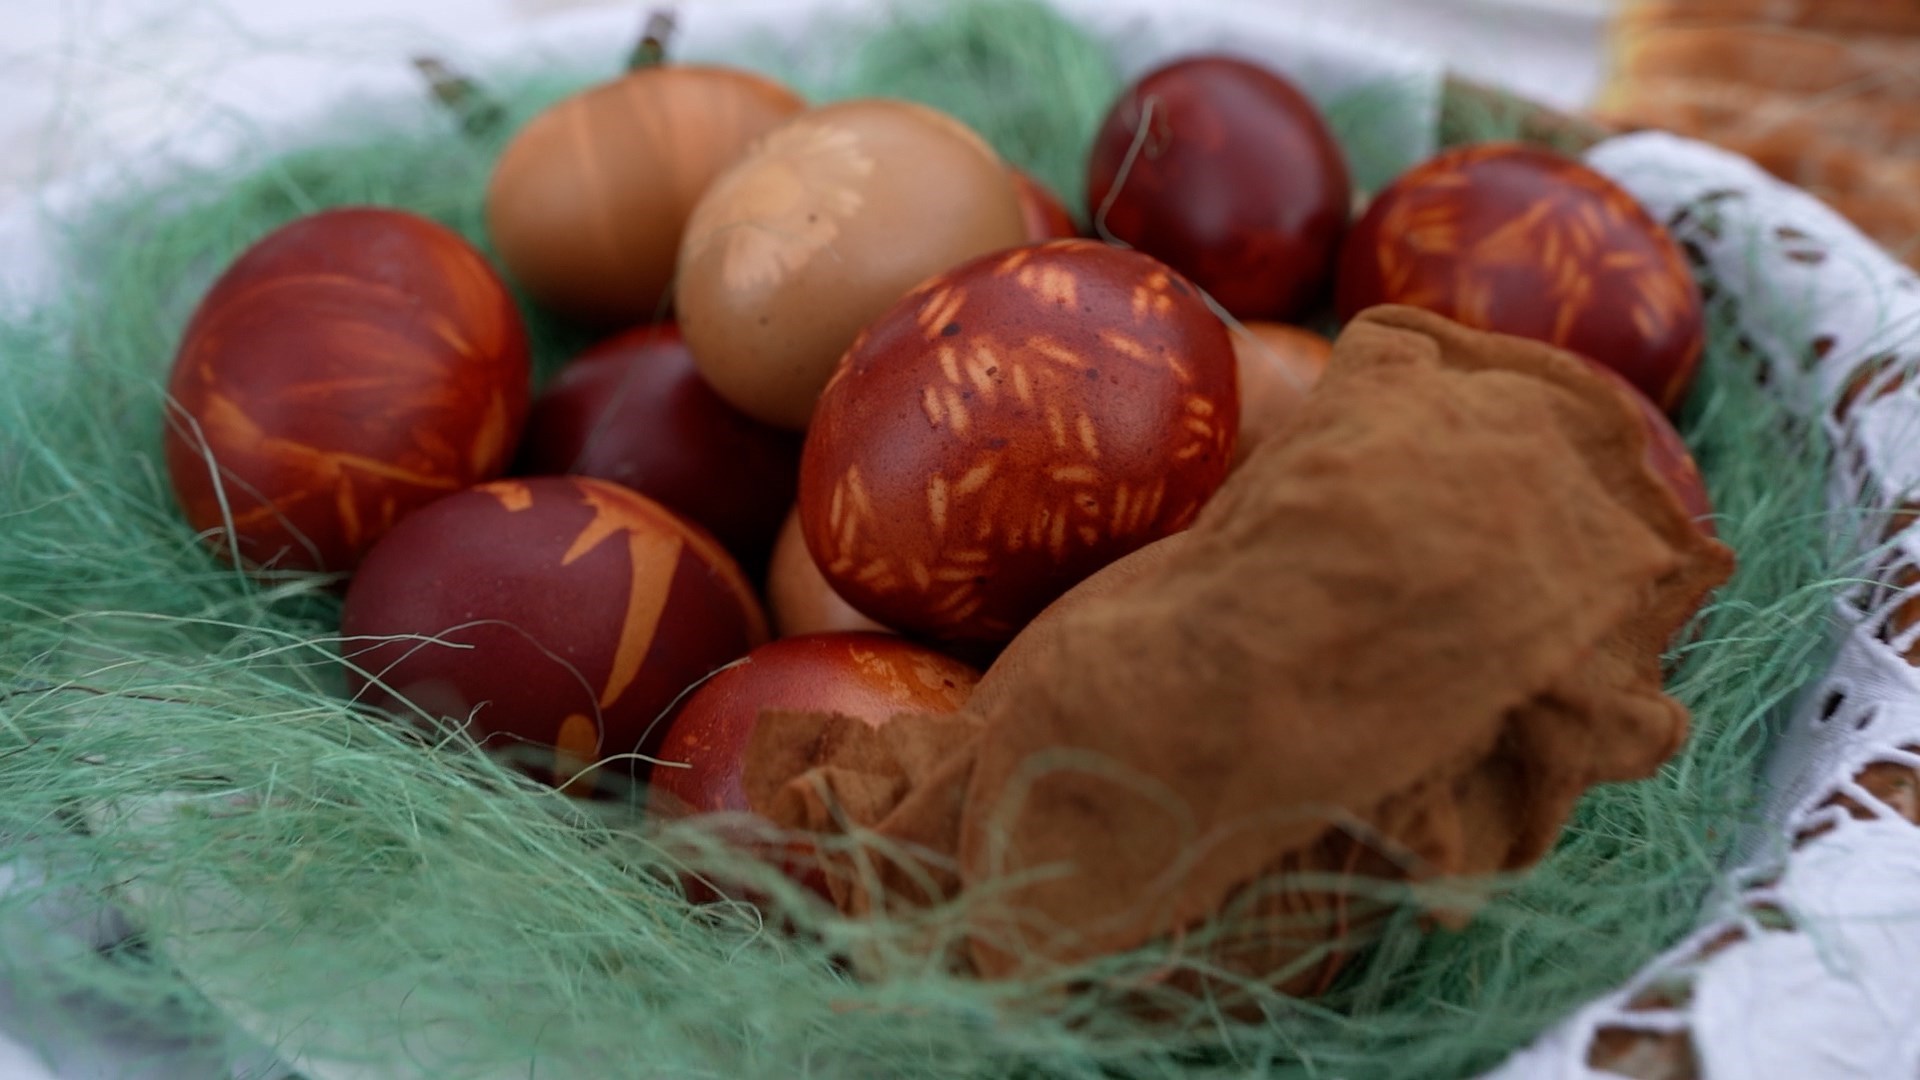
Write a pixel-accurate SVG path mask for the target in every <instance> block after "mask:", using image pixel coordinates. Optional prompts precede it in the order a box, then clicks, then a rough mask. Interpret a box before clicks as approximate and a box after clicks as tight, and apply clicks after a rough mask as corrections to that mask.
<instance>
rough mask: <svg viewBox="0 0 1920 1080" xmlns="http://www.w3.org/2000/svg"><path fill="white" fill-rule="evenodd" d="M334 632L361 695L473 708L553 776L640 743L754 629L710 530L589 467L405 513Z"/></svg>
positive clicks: (753, 616) (436, 708)
mask: <svg viewBox="0 0 1920 1080" xmlns="http://www.w3.org/2000/svg"><path fill="white" fill-rule="evenodd" d="M341 631H342V633H343V634H344V635H345V636H346V637H347V639H348V643H347V645H346V647H345V649H344V650H343V651H344V653H345V659H346V660H347V661H348V662H349V664H350V665H351V667H350V671H349V681H350V683H351V685H352V688H353V690H354V692H355V693H356V694H361V695H364V696H365V698H366V699H367V700H370V701H372V702H374V703H376V704H387V705H393V704H395V703H396V701H404V702H406V703H409V704H410V705H411V706H412V707H414V708H417V709H420V710H422V711H424V712H426V713H428V714H429V715H433V716H440V717H452V718H456V719H460V718H468V719H470V722H471V725H472V730H473V731H474V732H475V734H476V735H477V736H479V737H480V738H481V739H482V740H483V743H484V744H485V745H488V746H490V747H493V748H496V749H499V750H502V751H504V752H507V753H510V754H513V755H515V756H518V757H520V758H522V759H523V760H524V761H526V762H527V763H528V768H529V771H531V772H532V773H534V775H537V776H540V777H542V778H543V779H550V780H552V781H553V782H555V783H566V782H567V781H568V779H569V778H571V777H573V776H574V775H575V774H577V773H579V772H580V771H581V770H582V769H583V768H584V767H586V766H587V765H589V764H591V763H592V762H594V761H596V760H598V759H600V758H602V757H605V756H608V755H612V754H623V753H632V752H634V751H636V750H639V749H641V747H642V745H643V743H644V741H645V739H646V737H647V735H648V733H649V729H650V728H652V727H653V725H654V722H655V721H656V720H657V719H659V718H661V717H662V716H663V715H664V714H665V713H666V711H667V710H668V708H669V707H670V706H671V705H672V704H673V702H674V700H675V698H677V697H678V696H679V694H680V693H681V692H682V691H683V690H685V689H686V688H687V687H688V686H691V685H692V684H693V683H695V682H696V681H698V680H700V679H701V678H703V677H705V676H706V675H708V674H710V673H711V672H713V671H714V670H716V669H718V668H720V667H722V666H724V665H725V664H727V663H729V662H731V661H733V660H735V659H738V658H739V657H741V656H744V655H746V654H747V652H748V651H749V650H751V649H752V648H753V647H754V646H756V645H759V644H760V643H762V642H764V641H765V640H766V638H767V632H766V620H765V617H764V616H763V615H762V614H761V611H760V606H759V602H758V601H757V600H756V599H755V598H754V595H753V590H752V588H751V587H750V586H749V585H748V583H747V580H746V578H745V576H743V575H742V574H741V572H740V569H739V567H738V566H736V565H735V564H734V561H733V559H732V558H731V557H730V556H729V555H728V554H727V553H726V552H725V551H724V550H722V549H721V547H720V545H719V544H718V543H716V542H715V541H714V540H713V538H712V537H711V536H709V535H707V534H706V533H705V532H704V531H703V530H701V529H700V528H699V527H698V526H695V525H692V524H689V523H688V522H687V521H685V520H684V519H682V518H680V517H679V516H678V515H675V514H674V513H672V512H671V511H669V510H667V509H665V508H664V507H662V506H661V505H660V504H659V503H656V502H654V501H653V500H651V499H648V498H647V497H646V496H644V495H640V494H638V493H636V492H633V491H631V490H629V489H627V488H624V487H621V486H620V485H618V484H611V483H607V482H606V481H603V480H595V479H592V478H590V477H537V478H534V479H528V480H499V481H495V482H493V483H490V484H484V485H482V486H480V487H476V488H473V489H470V490H468V491H464V492H461V493H460V494H458V495H452V496H449V497H447V498H445V499H442V500H440V501H439V502H436V503H434V504H433V505H431V506H429V507H427V508H426V509H424V510H421V511H418V512H417V513H415V514H413V515H411V516H409V517H408V518H407V519H406V520H405V521H403V522H401V523H400V524H399V526H397V527H396V528H395V529H394V530H393V531H392V532H390V533H388V534H387V536H386V538H385V539H383V540H382V541H381V542H380V544H379V545H378V546H377V547H375V548H374V549H373V551H372V552H371V553H370V554H369V555H368V556H367V559H366V562H365V563H364V564H363V565H362V566H361V568H360V572H359V573H358V574H357V575H355V576H354V579H353V583H352V585H351V587H349V589H348V590H347V598H346V605H345V609H344V611H343V612H342V615H341ZM387 639H391V640H387ZM369 679H372V680H374V681H375V683H376V684H377V685H374V686H370V685H369ZM652 734H653V735H654V736H655V737H657V736H658V735H659V734H660V732H659V731H653V732H652Z"/></svg>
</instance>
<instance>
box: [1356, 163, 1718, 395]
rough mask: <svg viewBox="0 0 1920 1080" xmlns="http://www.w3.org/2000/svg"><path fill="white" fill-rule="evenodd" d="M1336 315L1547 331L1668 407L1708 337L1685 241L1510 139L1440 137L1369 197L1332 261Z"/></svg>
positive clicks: (1608, 191)
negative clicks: (1446, 140) (1438, 149)
mask: <svg viewBox="0 0 1920 1080" xmlns="http://www.w3.org/2000/svg"><path fill="white" fill-rule="evenodd" d="M1337 302H1338V305H1339V309H1340V315H1341V317H1342V318H1351V317H1353V316H1354V315H1356V314H1358V313H1359V312H1360V311H1361V310H1363V309H1365V308H1368V307H1372V306H1373V305H1375V304H1380V303H1396V304H1408V305H1412V306H1414V307H1423V308H1426V309H1428V310H1430V311H1434V312H1438V313H1439V314H1442V315H1445V316H1447V317H1449V318H1451V319H1454V320H1456V321H1458V322H1461V323H1465V324H1466V325H1468V326H1472V327H1476V328H1478V329H1483V330H1497V331H1501V332H1504V333H1509V334H1516V335H1518V336H1521V337H1530V338H1535V339H1537V340H1541V341H1547V342H1551V343H1552V344H1555V345H1559V346H1561V347H1563V348H1566V349H1570V350H1572V351H1574V352H1577V353H1581V354H1583V355H1585V356H1587V357H1590V358H1592V359H1594V360H1598V361H1599V362H1601V363H1602V364H1605V365H1606V366H1608V367H1610V368H1612V369H1613V370H1615V371H1617V372H1619V373H1620V374H1621V375H1624V376H1626V378H1627V381H1628V382H1631V383H1632V384H1633V385H1634V386H1636V387H1638V388H1639V390H1640V392H1641V393H1643V394H1645V395H1647V397H1649V398H1651V399H1652V400H1653V401H1654V403H1655V404H1657V405H1659V406H1660V407H1661V408H1662V409H1665V410H1667V411H1668V412H1671V411H1672V410H1673V409H1674V408H1675V407H1676V406H1678V405H1679V403H1680V401H1681V400H1682V399H1683V398H1684V397H1685V395H1686V393H1687V390H1688V388H1689V387H1690V386H1691V385H1692V383H1693V376H1694V371H1695V369H1696V368H1697V367H1698V365H1699V360H1700V353H1701V349H1702V347H1703V344H1704V342H1705V332H1706V330H1705V318H1704V315H1703V314H1702V310H1701V302H1700V291H1699V289H1698V288H1697V287H1696V286H1695V284H1694V281H1693V276H1692V274H1691V273H1690V272H1689V271H1688V269H1687V263H1686V259H1685V258H1684V257H1683V256H1682V255H1681V252H1680V248H1679V246H1678V245H1676V244H1675V243H1674V241H1673V238H1672V237H1671V236H1669V235H1668V234H1667V232H1666V230H1665V229H1662V228H1661V227H1660V225H1659V223H1657V222H1655V221H1654V220H1653V218H1652V217H1650V216H1649V215H1648V214H1647V212H1646V210H1644V209H1643V208H1642V207H1641V206H1640V204H1639V203H1637V202H1635V201H1634V199H1633V197H1632V196H1631V195H1629V194H1627V192H1626V191H1625V190H1624V189H1622V188H1621V187H1619V186H1618V185H1617V184H1615V183H1614V182H1613V181H1611V180H1609V179H1607V178H1606V177H1604V176H1602V175H1600V174H1599V173H1597V172H1595V171H1594V170H1592V169H1590V168H1588V167H1586V166H1585V165H1583V164H1581V163H1579V162H1577V161H1574V160H1571V159H1569V158H1565V157H1561V156H1560V155H1558V154H1554V153H1552V152H1550V151H1547V150H1543V149H1540V148H1537V147H1532V146H1524V145H1520V144H1517V143H1489V144H1484V145H1479V146H1472V147H1466V148H1462V149H1457V150H1449V151H1445V152H1443V153H1441V154H1440V155H1439V156H1438V157H1435V158H1433V159H1432V160H1430V161H1428V162H1426V163H1424V164H1422V165H1419V166H1416V167H1415V168H1414V169H1412V170H1411V171H1409V172H1408V173H1406V174H1405V175H1403V176H1402V177H1400V179H1398V180H1396V181H1394V183H1393V184H1392V185H1391V186H1389V187H1388V188H1387V189H1386V190H1385V191H1382V192H1381V193H1380V195H1379V196H1378V197H1377V198H1376V199H1374V201H1373V204H1372V206H1371V207H1369V208H1368V210H1367V212H1366V214H1365V216H1364V217H1362V218H1361V220H1360V222H1359V223H1358V224H1357V225H1356V226H1355V227H1354V229H1353V232H1352V233H1351V234H1350V235H1349V236H1348V238H1347V242H1346V246H1345V249H1344V251H1343V253H1342V255H1341V261H1340V280H1339V293H1338V297H1337Z"/></svg>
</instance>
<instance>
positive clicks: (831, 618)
mask: <svg viewBox="0 0 1920 1080" xmlns="http://www.w3.org/2000/svg"><path fill="white" fill-rule="evenodd" d="M767 614H768V615H769V616H771V617H772V619H773V632H774V634H775V635H777V636H779V637H794V636H796V635H799V634H819V633H827V632H830V631H835V630H868V631H873V632H875V633H890V632H891V631H889V630H887V628H886V627H884V626H881V625H880V624H879V623H877V622H874V621H873V620H872V619H869V618H867V617H866V616H865V615H862V614H860V613H859V612H858V611H855V610H854V609H853V605H852V604H849V603H847V602H846V601H845V600H843V599H841V598H840V594H839V593H837V592H834V591H833V586H831V585H829V584H827V579H826V576H825V575H824V574H822V573H820V567H818V566H816V565H814V561H813V553H812V552H810V551H808V550H807V541H806V538H805V537H804V536H802V535H801V534H800V514H799V512H798V511H790V512H789V513H788V514H787V520H786V523H785V524H784V525H782V526H781V527H780V538H779V539H778V540H776V541H775V542H774V545H773V558H772V560H771V561H770V562H769V563H768V565H767Z"/></svg>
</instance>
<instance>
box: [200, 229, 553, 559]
mask: <svg viewBox="0 0 1920 1080" xmlns="http://www.w3.org/2000/svg"><path fill="white" fill-rule="evenodd" d="M530 378H531V373H530V364H529V360H528V351H527V336H526V332H525V330H524V328H523V327H522V325H521V321H520V315H519V312H518V311H517V310H516V309H515V307H514V305H513V300H512V297H511V296H510V295H509V293H508V292H507V289H506V286H505V284H504V283H502V282H501V280H500V278H499V277H498V275H497V274H495V272H494V270H493V268H492V267H491V266H490V265H489V264H488V263H487V261H486V259H485V258H483V257H482V256H481V254H480V253H479V252H478V251H477V250H475V249H474V247H473V246H472V245H471V244H469V243H467V241H466V240H464V239H463V238H461V237H460V235H459V234H457V233H455V232H453V231H452V230H451V229H448V228H446V227H445V226H442V225H439V224H437V223H435V222H432V221H429V220H427V219H426V218H423V217H420V216H418V215H415V214H411V213H407V212H404V211H399V210H387V209H380V208H373V207H349V208H344V209H336V210H326V211H322V212H320V213H316V214H312V215H308V216H306V217H303V218H300V219H298V220H295V221H293V222H291V223H290V224H287V225H285V226H282V227H281V228H279V229H277V230H275V231H273V232H272V233H269V234H268V235H267V236H265V237H263V238H261V239H260V240H259V241H257V242H255V243H254V244H253V245H252V246H251V247H249V248H248V249H247V250H246V251H245V252H243V253H242V254H241V255H240V257H239V258H237V259H236V260H235V261H234V262H233V263H232V264H231V265H229V266H228V267H227V269H226V270H225V271H224V272H223V273H222V274H221V275H220V277H219V278H218V280H216V281H215V282H214V284H213V286H212V288H211V289H209V290H208V291H207V293H206V295H205V296H204V297H203V298H202V299H201V301H200V304H199V306H198V307H197V308H196V310H195V311H194V313H193V316H192V318H191V320H190V321H189V322H188V324H187V327H186V331H185V333H184V334H183V335H182V336H181V340H180V345H179V350H178V352H177V353H176V355H175V358H174V362H173V369H172V373H171V376H170V378H169V380H168V383H167V394H168V401H167V418H166V419H167V423H166V431H165V434H164V440H165V444H164V453H165V457H166V462H167V471H168V475H169V476H170V478H171V480H172V484H173V490H174V494H175V496H176V497H177V500H178V502H179V504H180V507H181V509H182V511H183V512H184V514H185V516H186V519H187V522H188V523H189V524H190V525H191V526H192V527H193V528H194V529H196V530H198V531H200V532H201V533H203V534H205V536H206V537H207V540H208V544H209V546H210V547H211V548H212V550H214V551H215V552H216V553H217V554H219V555H221V556H223V557H225V558H227V559H228V560H229V561H233V562H237V563H238V564H240V565H241V566H244V567H246V568H248V569H250V570H255V571H263V570H273V571H287V570H314V571H326V572H342V571H349V570H352V569H353V567H354V566H355V565H356V564H357V563H358V562H359V561H360V559H361V557H362V556H363V555H364V554H365V553H366V552H367V550H368V549H369V548H370V547H371V546H372V545H373V544H374V543H375V541H377V540H379V539H380V537H381V536H383V535H384V534H385V533H386V532H387V531H388V530H389V529H391V528H392V527H393V526H394V525H395V523H396V522H398V521H400V519H401V518H402V517H404V516H405V515H406V514H408V513H409V512H411V511H413V510H415V509H417V508H418V507H421V506H424V505H426V504H427V503H429V502H431V501H433V500H435V499H439V498H441V497H443V496H446V495H450V494H452V493H454V492H456V491H459V490H461V489H462V488H465V487H468V486H470V485H472V484H474V483H478V482H480V481H482V480H487V479H490V478H492V477H494V476H497V475H498V474H499V473H500V472H501V471H502V470H503V469H504V468H505V467H506V465H507V461H508V458H509V456H510V455H511V454H512V452H513V446H514V442H515V440H517V439H518V438H519V436H520V430H521V425H522V424H523V422H524V421H525V417H526V412H527V399H528V396H529V383H530Z"/></svg>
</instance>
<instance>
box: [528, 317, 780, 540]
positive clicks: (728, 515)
mask: <svg viewBox="0 0 1920 1080" xmlns="http://www.w3.org/2000/svg"><path fill="white" fill-rule="evenodd" d="M514 469H515V471H516V472H518V473H520V474H522V475H527V476H541V475H557V474H562V473H572V474H575V475H579V476H594V477H598V478H600V479H602V480H611V481H613V482H614V483H616V484H623V485H625V486H627V487H630V488H632V489H634V490H635V491H638V492H640V493H641V494H642V495H645V496H647V497H649V498H651V499H653V500H655V501H657V502H659V503H661V504H663V505H665V506H666V507H667V508H668V509H670V510H673V511H675V512H676V513H679V514H683V515H685V516H686V517H687V518H689V519H690V520H692V521H693V522H695V523H696V524H698V525H700V526H702V527H703V528H705V529H707V530H708V531H710V532H712V533H713V534H714V536H716V537H717V538H718V539H719V540H720V542H721V543H722V544H724V545H726V548H727V550H728V551H729V552H732V554H733V556H734V558H736V559H738V560H739V561H740V564H741V565H742V566H743V567H747V568H748V570H749V573H752V574H757V573H759V571H760V570H761V569H762V568H763V567H764V566H765V565H766V561H767V558H768V556H769V554H771V552H772V550H773V542H774V537H775V536H776V535H777V534H778V532H779V529H780V526H781V523H782V522H783V521H784V520H785V517H786V512H787V508H788V507H790V506H791V505H792V503H793V497H794V493H795V491H796V489H797V487H798V485H799V482H800V437H799V436H798V435H795V434H794V433H793V432H790V431H782V430H780V429H778V428H772V427H768V426H767V425H765V424H762V423H760V422H759V421H757V420H754V419H752V418H750V417H748V416H746V415H744V414H742V413H741V412H740V411H739V410H738V409H735V408H734V407H733V406H731V405H728V404H727V403H726V402H725V401H723V400H721V398H720V395H718V394H716V393H714V392H713V388H712V387H710V386H708V385H707V383H706V380H704V379H702V378H701V377H700V373H699V372H698V371H696V370H695V369H694V366H693V356H692V354H691V353H689V352H688V351H687V347H686V342H685V341H684V339H683V338H682V337H681V335H680V331H679V329H678V328H677V327H675V326H674V325H673V324H672V323H659V324H655V325H652V326H638V327H634V328H632V329H630V330H627V331H625V332H622V333H619V334H615V335H614V336H612V337H610V338H607V339H605V340H603V341H601V342H599V343H598V344H596V345H594V346H593V347H591V348H589V349H587V350H586V351H585V352H583V353H581V354H580V355H579V356H578V357H575V358H574V359H573V360H571V361H569V362H568V363H567V365H566V366H565V367H563V368H561V369H560V371H559V372H558V373H557V374H556V375H555V376H554V377H553V379H552V381H550V382H549V383H548V384H547V386H546V387H545V388H544V389H543V390H542V391H541V393H540V395H539V397H538V398H536V399H535V400H534V403H533V410H532V412H531V413H530V414H529V416H528V418H527V428H526V435H525V437H524V438H523V439H522V440H521V447H520V455H519V458H518V460H517V461H516V463H515V466H514Z"/></svg>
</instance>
